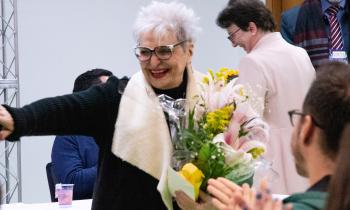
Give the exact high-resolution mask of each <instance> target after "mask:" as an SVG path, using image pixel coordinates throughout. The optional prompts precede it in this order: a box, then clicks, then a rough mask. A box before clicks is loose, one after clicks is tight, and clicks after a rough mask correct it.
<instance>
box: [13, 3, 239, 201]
mask: <svg viewBox="0 0 350 210" xmlns="http://www.w3.org/2000/svg"><path fill="white" fill-rule="evenodd" d="M183 1H184V2H185V3H186V4H187V5H188V6H190V7H192V8H193V9H194V10H195V12H196V13H197V15H198V16H199V17H200V18H201V19H200V25H201V27H202V32H201V33H200V34H199V36H198V39H197V43H196V45H195V47H196V49H195V55H194V58H193V63H194V67H195V68H196V69H198V70H200V71H202V72H206V71H207V68H212V69H218V68H219V67H224V66H225V67H236V66H237V65H238V60H239V59H240V57H242V55H243V54H244V52H243V51H242V50H240V49H234V48H232V46H231V45H230V43H229V41H228V40H227V39H226V36H227V35H226V32H225V31H224V30H222V29H220V28H219V27H217V26H216V24H215V19H216V16H217V14H218V12H219V11H220V10H221V9H222V8H223V7H224V6H225V4H226V3H227V0H215V1H213V0H191V1H189V0H187V1H185V0H183ZM149 2H150V0H132V1H130V0H30V1H29V0H18V32H19V34H18V37H19V64H20V91H21V92H20V97H21V105H22V106H23V105H25V104H28V103H30V102H32V101H34V100H37V99H40V98H43V97H49V96H56V95H61V94H65V93H70V92H71V90H72V87H73V82H74V79H75V77H76V76H78V75H79V74H80V73H82V72H84V71H86V70H89V69H92V68H96V67H100V68H105V69H109V70H111V71H112V72H113V73H114V74H115V75H117V76H124V75H127V76H131V75H132V74H133V73H135V72H136V71H137V70H138V69H139V67H138V62H137V60H136V58H135V56H134V55H133V47H134V46H135V43H134V40H133V38H132V32H131V28H132V24H133V20H134V19H135V17H136V12H137V11H138V9H139V8H140V6H141V5H146V4H148V3H149ZM53 139H54V137H53V136H45V137H24V138H22V140H21V141H22V154H21V155H22V181H23V185H22V186H23V202H27V203H32V202H49V201H50V196H49V189H48V184H47V179H46V172H45V165H46V163H48V162H50V160H51V158H50V155H51V147H52V143H53Z"/></svg>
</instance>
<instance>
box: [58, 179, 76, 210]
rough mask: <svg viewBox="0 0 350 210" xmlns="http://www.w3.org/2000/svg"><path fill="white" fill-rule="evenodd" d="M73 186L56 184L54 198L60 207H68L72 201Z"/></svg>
mask: <svg viewBox="0 0 350 210" xmlns="http://www.w3.org/2000/svg"><path fill="white" fill-rule="evenodd" d="M73 186H74V184H56V197H57V199H58V205H59V206H60V207H70V206H71V205H72V200H73Z"/></svg>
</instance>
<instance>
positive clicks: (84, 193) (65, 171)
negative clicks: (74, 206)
mask: <svg viewBox="0 0 350 210" xmlns="http://www.w3.org/2000/svg"><path fill="white" fill-rule="evenodd" d="M98 152H99V149H98V146H97V144H96V143H95V140H94V139H93V138H92V137H88V136H56V138H55V141H54V144H53V147H52V153H51V160H52V172H53V175H54V177H55V179H56V180H55V181H56V182H57V183H65V184H74V187H73V199H74V200H80V199H89V198H92V194H93V189H94V183H95V180H96V176H97V162H98Z"/></svg>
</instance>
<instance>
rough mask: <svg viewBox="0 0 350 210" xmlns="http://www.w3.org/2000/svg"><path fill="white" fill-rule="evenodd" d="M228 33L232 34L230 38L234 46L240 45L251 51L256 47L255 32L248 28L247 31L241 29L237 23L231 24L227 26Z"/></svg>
mask: <svg viewBox="0 0 350 210" xmlns="http://www.w3.org/2000/svg"><path fill="white" fill-rule="evenodd" d="M227 33H228V34H229V35H230V36H229V37H230V38H229V39H230V41H231V43H232V46H233V47H237V46H240V47H242V48H243V49H244V51H246V52H247V53H249V52H250V51H251V50H252V49H253V47H254V37H253V36H254V34H255V33H254V32H252V31H251V30H250V28H248V30H247V31H244V30H243V29H240V28H239V27H238V26H237V25H235V24H231V25H230V26H229V27H228V28H227Z"/></svg>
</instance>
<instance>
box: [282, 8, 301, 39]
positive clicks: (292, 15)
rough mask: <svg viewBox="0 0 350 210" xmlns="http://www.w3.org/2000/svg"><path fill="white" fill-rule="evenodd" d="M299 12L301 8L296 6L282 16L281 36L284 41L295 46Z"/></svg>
mask: <svg viewBox="0 0 350 210" xmlns="http://www.w3.org/2000/svg"><path fill="white" fill-rule="evenodd" d="M299 10H300V6H296V7H293V8H291V9H289V10H287V11H285V12H283V13H282V16H281V35H282V37H283V39H284V40H286V41H287V42H289V43H290V44H294V42H293V36H294V31H295V24H296V22H297V18H298V14H299Z"/></svg>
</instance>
